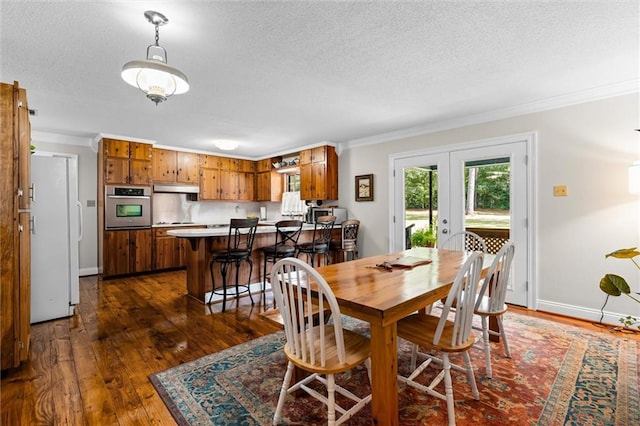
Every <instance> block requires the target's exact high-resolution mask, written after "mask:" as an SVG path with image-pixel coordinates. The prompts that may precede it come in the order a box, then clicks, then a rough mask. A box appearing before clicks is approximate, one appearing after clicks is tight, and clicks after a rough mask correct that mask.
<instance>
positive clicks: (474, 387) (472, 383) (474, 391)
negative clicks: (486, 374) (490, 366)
mask: <svg viewBox="0 0 640 426" xmlns="http://www.w3.org/2000/svg"><path fill="white" fill-rule="evenodd" d="M464 364H465V366H466V367H467V379H468V380H469V386H471V395H473V399H475V400H476V401H477V400H479V399H480V393H479V392H478V385H477V384H476V377H475V375H474V374H473V365H472V364H471V357H470V356H469V352H468V351H467V352H465V353H464Z"/></svg>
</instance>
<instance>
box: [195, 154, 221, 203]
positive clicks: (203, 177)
mask: <svg viewBox="0 0 640 426" xmlns="http://www.w3.org/2000/svg"><path fill="white" fill-rule="evenodd" d="M199 157H200V158H199V160H200V194H199V196H198V199H199V200H219V199H220V198H221V196H222V195H221V192H220V166H221V164H222V160H223V158H222V157H218V156H215V155H205V154H201V155H200V156H199Z"/></svg>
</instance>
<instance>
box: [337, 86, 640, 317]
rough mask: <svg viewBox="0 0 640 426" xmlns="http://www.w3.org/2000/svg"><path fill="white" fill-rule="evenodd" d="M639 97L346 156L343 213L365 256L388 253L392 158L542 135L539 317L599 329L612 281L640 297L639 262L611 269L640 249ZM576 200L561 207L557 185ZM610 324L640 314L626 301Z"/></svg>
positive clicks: (615, 308) (612, 306) (616, 305)
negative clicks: (607, 282)
mask: <svg viewBox="0 0 640 426" xmlns="http://www.w3.org/2000/svg"><path fill="white" fill-rule="evenodd" d="M638 102H639V96H638V94H637V93H636V94H633V95H625V96H619V97H615V98H609V99H604V100H598V101H594V102H588V103H583V104H579V105H573V106H569V107H564V108H559V109H555V110H549V111H544V112H538V113H533V114H527V115H522V116H519V117H514V118H509V119H503V120H498V121H493V122H488V123H483V124H477V125H470V126H465V127H460V128H456V129H452V130H446V131H440V132H435V133H430V134H424V135H420V136H412V137H408V138H404V139H396V140H389V141H387V142H384V143H378V144H375V145H364V146H355V147H351V148H349V147H343V149H342V152H341V154H340V160H339V164H340V171H339V176H340V187H339V192H340V200H339V202H340V205H342V206H345V207H347V208H348V209H349V217H350V218H358V219H360V220H361V221H362V224H361V229H362V231H361V232H362V237H361V244H362V245H361V254H362V255H363V256H369V255H374V254H379V253H385V252H386V251H387V249H388V247H389V241H388V239H389V235H388V228H389V226H388V223H389V220H390V218H389V213H388V212H389V203H390V202H392V201H391V199H390V194H389V181H390V170H389V169H388V167H389V166H388V164H389V156H390V154H397V153H400V152H407V151H414V150H419V149H428V148H429V147H440V146H444V145H450V144H458V143H468V142H472V141H476V140H482V139H489V138H495V137H499V136H504V135H511V134H518V133H525V132H532V131H534V132H537V142H536V143H537V146H536V151H537V154H536V155H537V158H536V165H537V171H536V176H537V178H536V187H537V188H538V193H537V194H536V196H537V208H536V217H537V224H534V225H535V227H534V229H536V233H535V234H534V235H533V238H534V240H535V246H536V248H537V254H536V259H537V264H535V265H532V266H533V268H535V273H534V275H535V277H536V282H534V283H530V285H533V286H536V289H537V296H538V299H537V307H538V309H540V310H545V311H550V312H556V313H562V314H566V315H571V316H576V317H581V318H588V319H592V320H599V318H600V308H601V306H602V304H603V303H604V301H605V295H604V293H602V292H601V291H600V290H599V288H598V283H599V281H600V278H601V277H602V276H603V275H604V274H605V273H617V274H619V275H622V276H624V277H626V278H627V281H629V283H630V284H631V285H632V288H633V289H634V290H635V291H640V284H639V281H640V274H639V272H638V270H637V269H636V268H635V267H634V266H633V264H632V263H631V261H628V260H620V259H607V260H605V257H604V255H605V254H606V253H609V252H611V251H613V250H616V249H618V248H624V247H636V246H638V245H639V244H638V241H639V236H640V226H639V221H640V208H639V203H638V201H639V199H638V196H637V195H632V194H629V193H628V187H627V181H628V179H627V168H628V166H629V165H630V164H631V163H632V162H633V161H634V160H636V159H638V158H640V133H639V132H635V131H634V129H637V128H639V127H640V126H639V121H638V120H639V116H640V111H639V108H638ZM369 173H373V174H374V175H375V176H374V181H375V192H374V199H375V201H373V202H355V200H354V191H355V189H354V176H355V175H360V174H369ZM561 184H562V185H567V186H568V193H569V196H568V197H566V198H557V197H553V193H552V188H553V186H554V185H561ZM606 310H607V311H610V315H609V316H608V317H607V318H606V319H607V320H608V321H609V322H611V321H613V322H617V318H618V314H617V313H625V314H632V315H635V316H638V317H640V304H638V303H635V302H633V301H631V300H629V299H628V298H626V297H618V298H612V299H610V300H609V302H608V304H607V309H606Z"/></svg>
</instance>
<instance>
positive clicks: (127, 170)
mask: <svg viewBox="0 0 640 426" xmlns="http://www.w3.org/2000/svg"><path fill="white" fill-rule="evenodd" d="M151 157H152V145H151V144H148V143H142V142H129V141H123V140H117V139H108V138H103V139H102V140H101V141H100V158H101V159H102V161H103V162H104V164H103V180H104V181H103V183H104V184H105V185H106V184H125V185H151V178H152V175H151V168H152V165H151Z"/></svg>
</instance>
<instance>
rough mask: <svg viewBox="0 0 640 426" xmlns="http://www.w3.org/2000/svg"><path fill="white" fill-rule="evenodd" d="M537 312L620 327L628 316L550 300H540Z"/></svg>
mask: <svg viewBox="0 0 640 426" xmlns="http://www.w3.org/2000/svg"><path fill="white" fill-rule="evenodd" d="M537 310H538V311H542V312H549V313H552V314H558V315H564V316H566V317H572V318H579V319H582V320H586V321H592V322H598V323H603V324H610V325H615V326H620V318H621V317H624V316H626V315H625V314H620V313H616V312H611V311H603V312H601V311H600V310H598V309H589V308H585V307H582V306H575V305H567V304H564V303H558V302H553V301H549V300H538V308H537Z"/></svg>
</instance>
